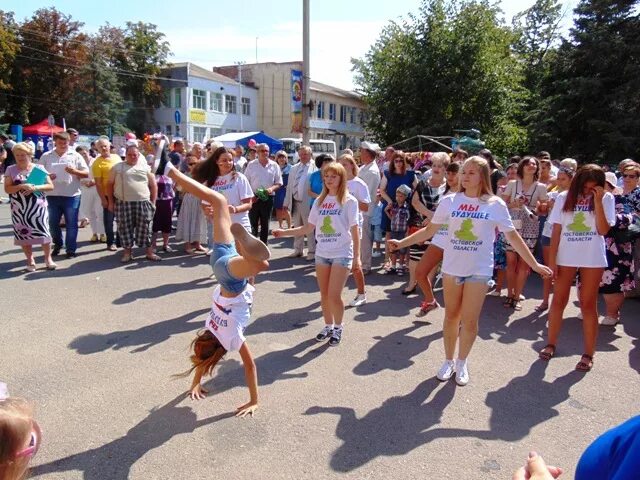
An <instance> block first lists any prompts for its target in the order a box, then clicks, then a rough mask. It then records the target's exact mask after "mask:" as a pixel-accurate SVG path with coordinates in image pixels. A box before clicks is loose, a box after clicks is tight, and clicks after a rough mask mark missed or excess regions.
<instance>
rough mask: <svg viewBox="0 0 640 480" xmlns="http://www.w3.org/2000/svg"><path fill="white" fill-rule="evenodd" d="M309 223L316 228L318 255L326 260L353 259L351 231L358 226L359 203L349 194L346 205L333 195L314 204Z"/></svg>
mask: <svg viewBox="0 0 640 480" xmlns="http://www.w3.org/2000/svg"><path fill="white" fill-rule="evenodd" d="M309 223H310V224H312V225H315V227H316V241H317V242H318V244H317V245H316V255H318V256H320V257H324V258H341V257H348V258H352V257H353V241H352V239H351V232H350V229H351V227H353V226H354V225H358V201H357V200H356V199H355V197H354V196H353V195H350V194H348V195H347V200H346V202H345V203H344V205H342V206H341V205H340V204H339V203H338V199H337V198H336V197H334V196H333V195H327V196H326V197H325V199H324V200H323V201H322V204H319V203H318V199H316V200H315V201H314V202H313V206H312V207H311V211H310V212H309Z"/></svg>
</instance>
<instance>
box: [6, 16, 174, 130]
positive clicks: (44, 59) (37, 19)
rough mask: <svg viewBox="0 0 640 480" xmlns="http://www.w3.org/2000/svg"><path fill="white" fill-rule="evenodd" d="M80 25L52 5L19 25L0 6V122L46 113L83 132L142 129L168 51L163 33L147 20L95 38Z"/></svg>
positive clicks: (106, 28)
mask: <svg viewBox="0 0 640 480" xmlns="http://www.w3.org/2000/svg"><path fill="white" fill-rule="evenodd" d="M83 27H84V25H83V24H82V23H81V22H78V21H76V20H74V19H73V18H72V17H71V16H70V15H65V14H63V13H61V12H60V11H58V10H57V9H56V8H55V7H52V8H43V9H39V10H37V11H36V12H34V14H33V15H32V17H31V18H29V19H26V20H25V21H24V22H22V23H17V22H15V21H14V19H13V14H12V13H5V12H2V11H0V58H2V62H0V100H2V103H3V104H4V106H5V108H4V109H3V108H0V111H3V112H0V120H5V121H9V122H11V123H21V124H26V123H32V122H36V121H40V120H42V119H43V118H46V116H47V115H49V114H50V113H51V114H53V115H54V116H55V117H56V118H61V117H64V118H66V119H67V124H68V125H73V126H74V127H76V128H78V129H80V130H81V131H87V132H91V133H108V132H109V131H111V132H113V133H117V132H118V131H122V130H123V129H124V128H125V125H126V126H127V127H129V128H132V129H135V130H136V131H137V132H138V133H143V131H144V128H145V126H146V125H148V124H149V123H151V116H152V112H153V108H154V107H156V106H157V105H158V104H159V102H160V100H161V97H162V91H161V88H160V84H159V82H158V81H157V80H156V78H155V77H157V76H158V75H159V73H160V70H161V68H162V67H164V66H165V65H166V64H167V58H168V56H169V55H170V53H171V52H170V49H169V44H168V43H167V42H166V41H165V40H164V34H162V33H161V32H158V31H157V27H156V26H155V25H152V24H147V23H144V22H136V23H134V22H127V24H126V26H125V28H119V27H116V26H112V25H109V24H108V23H107V24H106V25H104V26H102V27H101V28H100V30H99V31H98V33H97V34H95V35H90V34H87V33H85V32H84V31H83ZM3 93H4V95H2V94H3Z"/></svg>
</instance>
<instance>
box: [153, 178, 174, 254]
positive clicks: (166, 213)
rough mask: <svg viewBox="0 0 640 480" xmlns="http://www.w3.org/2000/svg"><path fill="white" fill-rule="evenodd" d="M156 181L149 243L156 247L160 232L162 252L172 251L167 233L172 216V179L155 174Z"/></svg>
mask: <svg viewBox="0 0 640 480" xmlns="http://www.w3.org/2000/svg"><path fill="white" fill-rule="evenodd" d="M156 183H157V184H158V197H157V198H156V212H155V214H154V215H153V227H152V232H153V235H152V236H151V245H153V248H154V249H155V248H156V239H157V238H158V232H160V233H162V250H163V251H164V252H167V253H169V252H173V248H171V247H170V246H169V235H170V234H171V226H172V225H171V218H172V216H173V199H174V197H175V192H174V185H173V181H172V180H171V179H170V178H169V177H167V176H165V175H163V174H162V173H160V174H156Z"/></svg>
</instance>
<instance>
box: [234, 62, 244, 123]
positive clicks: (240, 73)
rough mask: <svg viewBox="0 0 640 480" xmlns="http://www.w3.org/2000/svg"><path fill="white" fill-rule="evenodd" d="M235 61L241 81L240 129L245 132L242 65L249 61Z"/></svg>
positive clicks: (239, 80)
mask: <svg viewBox="0 0 640 480" xmlns="http://www.w3.org/2000/svg"><path fill="white" fill-rule="evenodd" d="M233 63H235V64H236V65H237V66H238V82H239V83H240V131H241V132H244V122H243V120H242V117H243V116H244V111H243V106H244V104H243V103H242V65H244V64H245V63H247V62H243V61H238V62H233Z"/></svg>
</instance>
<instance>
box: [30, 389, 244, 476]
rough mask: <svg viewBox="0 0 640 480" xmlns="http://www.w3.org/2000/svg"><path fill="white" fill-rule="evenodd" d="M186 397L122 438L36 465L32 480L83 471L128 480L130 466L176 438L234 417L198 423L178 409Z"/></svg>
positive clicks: (226, 415) (186, 409)
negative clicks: (61, 473) (54, 474)
mask: <svg viewBox="0 0 640 480" xmlns="http://www.w3.org/2000/svg"><path fill="white" fill-rule="evenodd" d="M185 398H186V397H185V395H184V394H182V393H181V394H180V395H179V396H177V397H176V398H174V399H173V400H171V401H170V402H169V403H167V404H166V405H163V406H162V407H160V408H156V409H153V410H151V412H150V413H149V415H148V416H147V417H146V418H144V419H143V420H142V421H141V422H140V423H138V424H137V425H135V426H133V427H132V428H131V429H130V430H129V431H128V432H127V433H126V434H125V435H124V436H123V437H120V438H117V439H115V440H113V441H111V442H109V443H107V444H105V445H102V446H100V447H97V448H93V449H91V450H87V451H85V452H81V453H77V454H75V455H70V456H68V457H65V458H61V459H59V460H54V461H53V462H50V463H46V464H42V465H37V466H35V467H34V468H32V469H31V472H30V475H29V478H36V477H40V476H46V475H50V474H53V473H60V472H72V471H80V472H82V478H84V479H85V480H105V479H110V480H126V479H128V478H129V475H130V471H131V467H132V466H133V465H134V464H135V463H136V462H137V461H138V460H139V459H141V458H142V457H143V456H144V455H146V454H147V453H149V452H150V451H152V450H154V449H156V448H158V447H161V446H162V445H164V444H165V443H166V442H168V441H169V440H171V439H172V438H173V437H175V436H176V435H181V434H185V433H192V432H193V431H194V430H196V429H198V428H201V427H204V426H207V425H211V424H213V423H216V422H218V421H221V420H224V419H227V418H232V417H233V415H234V412H228V413H224V414H221V415H216V416H214V417H210V418H205V419H202V420H198V419H197V416H196V414H195V412H194V411H193V410H191V407H187V406H178V404H179V403H180V402H182V401H183V400H185Z"/></svg>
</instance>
